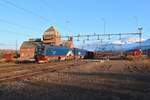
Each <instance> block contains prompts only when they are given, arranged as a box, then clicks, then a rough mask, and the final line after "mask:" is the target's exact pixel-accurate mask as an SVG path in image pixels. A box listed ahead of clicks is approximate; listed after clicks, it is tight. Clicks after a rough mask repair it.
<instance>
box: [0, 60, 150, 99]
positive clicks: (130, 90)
mask: <svg viewBox="0 0 150 100" xmlns="http://www.w3.org/2000/svg"><path fill="white" fill-rule="evenodd" d="M0 100H150V63H149V62H129V61H109V62H101V61H90V60H89V61H87V60H86V61H85V60H83V61H82V60H78V61H67V62H57V63H50V64H28V65H26V64H21V65H13V66H11V65H9V66H7V67H6V66H1V67H0Z"/></svg>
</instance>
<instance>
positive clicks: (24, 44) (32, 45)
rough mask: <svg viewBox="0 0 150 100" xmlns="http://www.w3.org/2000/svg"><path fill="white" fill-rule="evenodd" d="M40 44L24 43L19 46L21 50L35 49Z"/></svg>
mask: <svg viewBox="0 0 150 100" xmlns="http://www.w3.org/2000/svg"><path fill="white" fill-rule="evenodd" d="M40 44H41V42H31V41H25V42H23V44H22V45H21V48H35V47H37V46H39V45H40Z"/></svg>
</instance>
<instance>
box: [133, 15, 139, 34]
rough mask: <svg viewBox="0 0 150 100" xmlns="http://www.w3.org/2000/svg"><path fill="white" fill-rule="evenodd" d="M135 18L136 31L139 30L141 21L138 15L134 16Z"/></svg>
mask: <svg viewBox="0 0 150 100" xmlns="http://www.w3.org/2000/svg"><path fill="white" fill-rule="evenodd" d="M134 19H135V23H136V31H137V32H138V31H139V30H138V27H139V23H138V17H137V16H134Z"/></svg>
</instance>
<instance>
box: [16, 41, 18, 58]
mask: <svg viewBox="0 0 150 100" xmlns="http://www.w3.org/2000/svg"><path fill="white" fill-rule="evenodd" d="M16 57H18V41H17V40H16Z"/></svg>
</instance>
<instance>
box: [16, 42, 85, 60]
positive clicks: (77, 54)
mask: <svg viewBox="0 0 150 100" xmlns="http://www.w3.org/2000/svg"><path fill="white" fill-rule="evenodd" d="M86 53H87V51H86V50H83V49H79V48H67V47H65V46H55V45H47V44H43V43H42V42H41V41H40V40H34V41H25V42H23V44H22V45H21V47H20V58H19V59H18V60H17V62H19V63H20V62H38V63H46V62H50V61H56V60H71V59H79V58H84V57H85V55H86Z"/></svg>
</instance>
